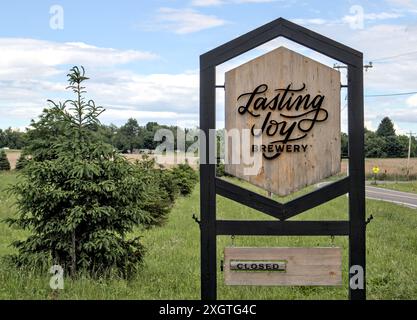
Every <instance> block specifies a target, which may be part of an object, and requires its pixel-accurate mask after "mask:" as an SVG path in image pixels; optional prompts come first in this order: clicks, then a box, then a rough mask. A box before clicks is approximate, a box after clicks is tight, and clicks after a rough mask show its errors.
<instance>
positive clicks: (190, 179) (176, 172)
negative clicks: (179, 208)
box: [172, 163, 198, 196]
mask: <svg viewBox="0 0 417 320" xmlns="http://www.w3.org/2000/svg"><path fill="white" fill-rule="evenodd" d="M172 174H173V180H174V182H175V184H176V185H177V186H178V189H179V191H180V194H181V195H183V196H186V195H189V194H190V193H191V192H192V191H193V189H194V187H195V185H196V183H197V181H198V175H197V172H196V171H195V170H194V169H193V168H191V166H190V165H189V164H188V163H185V164H179V165H178V166H176V167H175V168H174V169H172Z"/></svg>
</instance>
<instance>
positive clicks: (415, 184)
mask: <svg viewBox="0 0 417 320" xmlns="http://www.w3.org/2000/svg"><path fill="white" fill-rule="evenodd" d="M377 187H380V188H387V189H392V190H396V191H402V192H410V193H417V181H412V182H403V183H401V182H399V183H387V184H378V185H377Z"/></svg>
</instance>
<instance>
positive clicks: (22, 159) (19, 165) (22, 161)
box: [16, 151, 29, 170]
mask: <svg viewBox="0 0 417 320" xmlns="http://www.w3.org/2000/svg"><path fill="white" fill-rule="evenodd" d="M28 161H29V159H28V158H27V155H26V152H25V151H23V152H22V153H21V154H20V156H19V158H18V159H17V161H16V170H22V169H24V168H25V167H26V164H27V163H28Z"/></svg>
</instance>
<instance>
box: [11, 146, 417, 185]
mask: <svg viewBox="0 0 417 320" xmlns="http://www.w3.org/2000/svg"><path fill="white" fill-rule="evenodd" d="M6 153H7V157H8V159H9V161H10V165H11V167H12V169H14V168H15V167H16V161H17V159H18V158H19V156H20V153H21V151H20V150H7V151H6ZM124 156H125V157H126V158H127V159H129V160H131V161H135V160H140V159H141V158H142V155H141V154H124ZM175 156H176V157H178V158H179V159H185V156H184V154H178V155H174V154H172V155H171V158H170V157H161V156H156V155H150V157H156V158H157V161H158V160H159V161H158V162H159V163H161V164H163V165H164V166H165V167H168V168H169V167H171V166H172V164H170V163H169V161H170V160H172V159H173V158H174V157H175ZM187 161H188V162H189V164H190V165H191V166H192V167H194V168H197V166H198V158H197V157H187ZM347 164H348V161H347V160H342V169H341V172H342V174H345V173H346V171H347ZM374 166H378V167H379V168H380V173H379V177H378V179H381V180H384V178H385V179H387V180H395V179H399V180H404V179H405V178H406V177H405V174H406V172H407V159H403V158H390V159H366V161H365V174H366V176H367V178H368V179H369V178H372V177H373V173H372V168H373V167H374ZM410 177H411V180H415V179H416V177H417V158H412V159H410Z"/></svg>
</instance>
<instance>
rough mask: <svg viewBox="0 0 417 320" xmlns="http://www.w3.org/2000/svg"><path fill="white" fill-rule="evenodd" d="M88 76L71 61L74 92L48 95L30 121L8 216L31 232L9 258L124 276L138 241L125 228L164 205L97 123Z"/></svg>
mask: <svg viewBox="0 0 417 320" xmlns="http://www.w3.org/2000/svg"><path fill="white" fill-rule="evenodd" d="M87 79H88V78H87V77H86V76H85V73H84V69H83V68H81V69H79V68H78V67H74V68H72V69H71V71H70V73H69V74H68V81H69V87H68V88H69V89H71V90H72V91H73V92H74V94H75V99H74V100H67V101H66V102H64V103H55V102H53V101H50V102H51V103H52V105H53V106H52V108H50V109H47V110H44V113H43V115H42V116H41V119H40V121H39V122H37V123H34V128H35V129H34V131H32V133H31V134H32V135H33V136H34V137H38V139H37V140H36V139H35V140H36V141H35V142H34V144H33V145H32V146H30V148H29V149H30V150H31V152H32V156H33V159H32V160H31V161H29V162H28V163H27V165H26V169H25V170H23V171H22V177H21V179H19V181H18V183H17V184H15V185H14V187H13V188H12V192H13V193H14V195H15V196H16V198H17V206H18V209H19V214H18V217H17V218H12V219H9V220H8V223H9V224H10V225H15V226H18V227H20V228H23V229H27V230H29V231H30V232H31V235H30V236H29V237H28V238H27V239H26V240H24V241H16V242H14V246H15V247H16V248H17V249H18V254H17V255H16V256H14V257H13V260H14V261H15V262H16V263H17V264H18V265H21V266H43V265H45V264H47V263H49V265H50V263H51V262H53V263H55V264H60V265H61V266H63V267H64V269H65V270H66V271H70V273H71V274H72V275H75V274H77V272H78V271H86V272H89V273H90V274H92V275H101V274H105V273H107V272H108V271H109V270H111V269H115V270H117V272H118V273H120V274H121V275H123V276H129V275H131V274H133V273H135V271H136V270H137V268H138V266H139V265H140V262H141V261H142V258H143V254H144V248H143V246H142V244H141V242H140V240H139V237H135V238H132V239H130V238H127V234H128V233H130V232H132V231H133V228H134V227H135V226H138V225H142V226H150V225H152V224H154V223H155V220H156V218H157V216H158V215H163V214H166V212H167V211H168V210H169V207H168V205H167V204H166V203H164V202H162V201H160V198H159V197H158V194H159V195H160V197H162V195H161V192H160V190H158V186H156V185H155V180H154V179H152V177H150V176H151V175H150V174H149V173H148V172H147V171H146V170H143V169H142V168H141V167H139V166H136V165H134V164H131V163H129V162H128V161H127V160H126V159H125V158H124V157H122V156H121V155H119V154H117V153H116V152H115V150H114V148H113V147H112V146H111V145H109V144H106V143H105V142H103V141H102V139H101V135H100V134H98V130H97V129H98V127H99V126H100V123H99V120H98V117H99V115H100V114H101V113H102V112H103V111H104V109H103V108H102V107H99V106H96V105H95V103H94V101H92V100H89V101H87V100H85V98H84V93H85V92H86V91H85V87H83V82H84V81H86V80H87ZM36 145H37V146H40V149H41V151H36V150H35V146H36ZM47 149H48V150H49V151H48V150H47ZM51 260H52V261H51Z"/></svg>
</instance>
